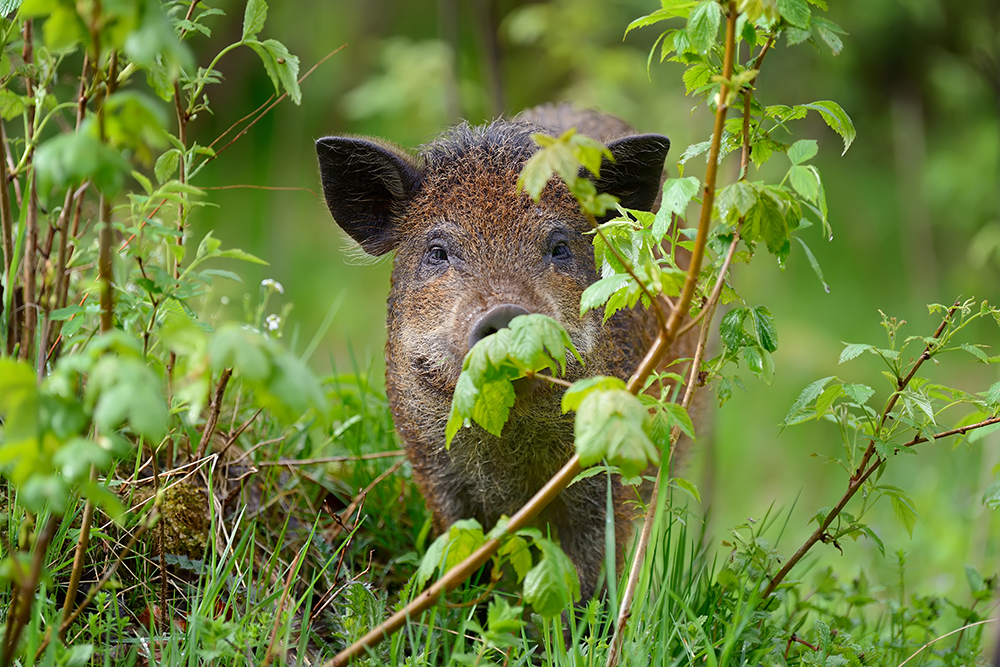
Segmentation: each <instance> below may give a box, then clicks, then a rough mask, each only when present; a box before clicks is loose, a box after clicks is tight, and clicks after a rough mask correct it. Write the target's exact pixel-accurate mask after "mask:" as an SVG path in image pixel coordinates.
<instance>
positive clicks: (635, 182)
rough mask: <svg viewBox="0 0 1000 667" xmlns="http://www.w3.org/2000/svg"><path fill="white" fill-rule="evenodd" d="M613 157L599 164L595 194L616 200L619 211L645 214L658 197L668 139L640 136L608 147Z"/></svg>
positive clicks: (622, 140) (612, 143) (659, 135)
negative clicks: (620, 206) (629, 210)
mask: <svg viewBox="0 0 1000 667" xmlns="http://www.w3.org/2000/svg"><path fill="white" fill-rule="evenodd" d="M608 150H610V151H611V154H612V155H614V156H615V161H614V162H612V161H610V160H608V159H607V158H605V159H604V161H603V162H602V163H601V177H600V178H599V179H597V182H596V185H597V191H598V192H607V193H608V194H612V195H614V196H616V197H618V199H619V201H621V205H622V207H623V208H631V209H635V210H638V211H649V210H651V209H652V208H653V202H655V201H656V197H657V195H658V194H659V193H660V181H661V180H662V179H663V161H664V160H666V159H667V151H669V150H670V139H667V138H666V137H665V136H663V135H662V134H640V135H636V136H632V137H624V138H622V139H618V140H617V141H612V142H611V143H610V144H608Z"/></svg>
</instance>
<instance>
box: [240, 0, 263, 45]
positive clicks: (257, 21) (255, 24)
mask: <svg viewBox="0 0 1000 667" xmlns="http://www.w3.org/2000/svg"><path fill="white" fill-rule="evenodd" d="M266 20H267V3H266V2H265V1H264V0H247V7H246V10H245V11H244V13H243V39H253V38H254V37H256V36H257V33H259V32H260V31H261V30H262V29H263V28H264V21H266Z"/></svg>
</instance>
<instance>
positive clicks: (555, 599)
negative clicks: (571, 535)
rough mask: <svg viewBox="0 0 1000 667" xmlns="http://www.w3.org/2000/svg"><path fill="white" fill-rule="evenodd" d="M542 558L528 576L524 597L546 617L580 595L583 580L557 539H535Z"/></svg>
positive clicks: (552, 614)
mask: <svg viewBox="0 0 1000 667" xmlns="http://www.w3.org/2000/svg"><path fill="white" fill-rule="evenodd" d="M535 546H536V547H538V548H539V549H540V550H541V552H542V557H541V560H539V561H538V564H537V565H535V567H533V568H531V571H529V572H528V574H527V576H525V577H524V599H525V601H526V602H528V603H529V604H530V605H531V606H532V608H533V609H534V610H535V612H537V613H538V614H539V615H540V616H542V617H543V618H548V619H550V618H553V617H555V616H557V615H559V614H561V613H562V612H563V611H564V610H565V609H567V608H569V606H570V605H571V604H572V603H573V602H576V601H578V600H579V599H580V580H579V578H578V576H577V573H576V567H575V566H574V565H573V562H572V561H571V560H570V559H569V557H568V556H567V555H566V554H565V553H564V552H563V550H562V549H560V548H559V547H558V546H556V545H555V544H554V543H553V542H551V541H549V540H547V539H545V538H537V539H535Z"/></svg>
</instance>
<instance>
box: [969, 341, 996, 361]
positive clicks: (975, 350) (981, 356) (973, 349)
mask: <svg viewBox="0 0 1000 667" xmlns="http://www.w3.org/2000/svg"><path fill="white" fill-rule="evenodd" d="M962 349H963V350H965V351H966V352H968V353H969V354H971V355H972V356H974V357H975V358H976V359H978V360H979V361H981V362H983V363H984V364H988V363H990V358H989V357H988V356H987V355H986V353H985V352H983V350H982V348H981V347H979V346H978V345H970V344H969V343H962Z"/></svg>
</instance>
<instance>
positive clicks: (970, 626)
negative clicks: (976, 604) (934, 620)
mask: <svg viewBox="0 0 1000 667" xmlns="http://www.w3.org/2000/svg"><path fill="white" fill-rule="evenodd" d="M996 620H997V619H995V618H987V619H986V620H985V621H976V622H975V623H969V624H967V625H963V626H962V627H960V628H956V629H954V630H952V631H951V632H948V633H946V634H943V635H941V636H940V637H935V638H934V639H932V640H930V641H929V642H927V643H926V644H924V645H923V646H921V647H920V648H918V649H917V650H916V651H914V653H913V655H911V656H910V657H909V658H907V659H906V660H904V661H903V662H901V663H899V667H903V666H904V665H905V664H906V663H908V662H909V661H910V660H913V659H914V658H916V657H917V656H918V655H920V654H921V653H922V652H923V650H924V649H925V648H927V647H928V646H930V645H931V644H934V643H937V642H939V641H941V640H942V639H945V638H947V637H950V636H952V635H953V634H955V633H956V632H963V631H965V630H968V629H969V628H974V627H976V626H977V625H983V624H984V623H993V622H994V621H996Z"/></svg>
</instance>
